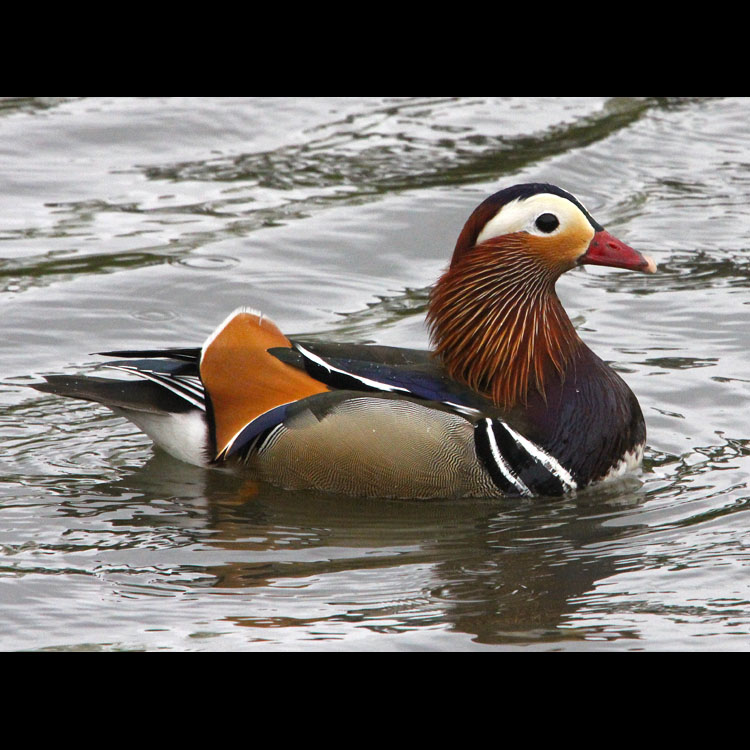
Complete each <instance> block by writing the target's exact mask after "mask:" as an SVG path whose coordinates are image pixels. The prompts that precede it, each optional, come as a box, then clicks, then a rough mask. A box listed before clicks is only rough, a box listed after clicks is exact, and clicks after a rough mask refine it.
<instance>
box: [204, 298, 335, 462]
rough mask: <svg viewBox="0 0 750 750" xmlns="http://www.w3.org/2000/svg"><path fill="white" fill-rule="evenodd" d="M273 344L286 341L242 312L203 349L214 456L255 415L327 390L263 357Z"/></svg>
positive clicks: (271, 327)
mask: <svg viewBox="0 0 750 750" xmlns="http://www.w3.org/2000/svg"><path fill="white" fill-rule="evenodd" d="M277 346H284V347H291V343H290V342H289V339H288V338H287V337H286V336H284V334H283V333H282V332H281V331H280V330H279V329H278V327H277V326H276V324H275V323H273V322H272V321H271V320H269V319H268V318H265V317H262V316H260V315H256V314H254V313H249V312H241V313H238V314H237V315H235V316H234V317H233V318H232V319H231V320H230V321H229V322H228V323H227V324H226V325H225V326H224V328H222V329H221V330H220V331H219V333H218V334H217V335H216V336H215V337H214V338H213V340H212V341H210V343H209V344H208V346H207V347H206V348H205V349H204V352H203V356H202V358H201V364H200V374H201V379H202V380H203V384H204V386H205V388H206V392H207V393H208V395H209V397H210V399H211V406H212V408H213V414H214V423H215V428H216V450H217V455H218V454H220V453H221V452H222V451H223V450H224V448H225V447H226V446H227V444H228V443H229V442H230V441H231V440H232V438H234V436H235V435H236V434H237V433H238V432H239V431H240V430H241V429H242V428H243V427H245V425H247V424H248V422H250V421H252V420H253V419H255V418H256V417H257V416H259V415H260V414H263V413H264V412H266V411H268V410H269V409H272V408H274V407H275V406H280V405H281V404H287V403H290V402H292V401H298V400H300V399H302V398H306V397H307V396H312V395H314V394H316V393H324V392H325V391H327V390H329V389H328V388H326V386H324V385H322V384H321V383H319V382H318V381H317V380H314V379H313V378H311V377H310V376H309V375H307V373H305V372H303V371H301V370H297V369H295V368H294V367H290V366H289V365H285V364H284V363H283V362H280V361H279V360H278V359H276V357H274V356H273V355H272V354H269V353H268V351H267V350H268V349H270V348H272V347H277Z"/></svg>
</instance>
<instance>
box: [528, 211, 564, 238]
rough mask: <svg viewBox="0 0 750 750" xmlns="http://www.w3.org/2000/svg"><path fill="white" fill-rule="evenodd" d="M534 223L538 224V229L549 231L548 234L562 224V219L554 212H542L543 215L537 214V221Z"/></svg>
mask: <svg viewBox="0 0 750 750" xmlns="http://www.w3.org/2000/svg"><path fill="white" fill-rule="evenodd" d="M534 223H535V224H536V228H537V229H539V230H540V231H541V232H547V233H548V234H549V233H550V232H554V231H555V229H557V228H558V227H559V226H560V221H559V219H558V218H557V216H555V215H554V214H542V215H541V216H537V219H536V222H534Z"/></svg>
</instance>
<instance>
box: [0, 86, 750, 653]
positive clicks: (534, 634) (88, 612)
mask: <svg viewBox="0 0 750 750" xmlns="http://www.w3.org/2000/svg"><path fill="white" fill-rule="evenodd" d="M748 122H750V101H748V100H744V99H662V100H652V99H606V98H601V99H562V100H558V99H534V98H531V99H528V98H523V99H478V98H465V99H460V98H459V99H454V98H443V99H439V98H433V99H311V100H304V99H270V100H252V99H250V100H248V99H10V100H8V99H6V100H2V101H0V305H1V306H2V307H1V311H2V318H1V320H2V337H1V339H0V347H1V350H0V351H1V355H0V363H1V365H2V369H1V370H0V386H1V387H0V439H1V440H2V454H1V457H0V462H1V464H0V465H1V467H2V468H1V473H0V607H1V608H2V615H3V616H2V618H0V649H4V650H22V649H31V650H46V649H49V650H65V649H69V650H74V649H101V650H138V649H149V650H160V649H164V650H300V649H316V650H335V649H349V650H360V649H362V650H364V649H368V650H398V649H403V650H442V649H454V650H472V649H475V650H478V649H487V650H497V649H526V650H529V649H538V650H554V649H563V650H595V649H601V650H603V649H612V650H655V649H680V650H696V649H714V650H729V649H735V650H745V649H748V646H750V534H749V532H748V527H749V526H750V516H748V515H747V513H748V510H749V508H750V488H749V487H748V471H749V470H750V458H749V452H750V423H749V422H750V420H749V419H748V414H749V411H750V409H749V405H750V385H749V384H750V374H749V373H748V354H747V351H748V343H749V342H750V335H748V319H749V317H750V307H749V305H750V127H749V126H748ZM528 181H549V182H553V183H555V184H558V185H560V186H561V187H564V188H566V189H568V190H570V191H571V192H573V193H575V194H576V195H577V196H578V197H579V198H580V199H581V200H582V201H583V202H584V203H585V204H586V206H587V208H588V209H589V210H590V211H591V213H592V214H593V215H594V216H595V218H597V219H598V221H599V222H600V223H602V224H603V225H604V226H606V227H607V228H608V229H609V230H610V231H612V232H613V233H614V234H615V235H616V236H618V237H620V238H621V239H622V240H624V241H625V242H627V243H628V244H630V245H632V246H634V247H636V248H639V249H641V250H643V251H645V252H647V253H648V254H650V255H652V256H653V257H654V258H655V260H656V261H657V263H658V264H659V272H658V273H657V274H656V275H654V276H643V275H638V274H631V273H627V272H623V271H617V270H613V269H600V268H592V267H587V268H586V269H578V270H576V271H574V272H571V273H569V274H567V275H566V276H564V277H563V278H562V279H561V281H560V282H559V283H558V291H559V294H560V296H561V298H562V299H563V301H564V303H565V305H566V307H567V309H568V312H569V314H570V316H571V318H572V320H573V321H574V323H575V324H576V326H577V327H578V330H579V332H580V333H581V335H582V337H583V338H584V339H585V340H586V341H587V342H588V343H589V345H590V346H591V347H592V348H593V349H594V350H595V351H596V352H597V353H598V354H599V355H600V356H602V357H603V358H604V359H606V360H607V361H609V362H611V363H612V364H613V366H614V367H615V368H616V369H617V370H618V371H619V372H620V373H621V374H622V375H623V377H625V379H626V380H627V381H628V383H629V384H630V386H631V388H632V389H633V390H634V391H635V393H636V394H637V396H638V398H639V400H640V402H641V406H642V408H643V412H644V415H645V417H646V420H647V424H648V430H649V433H648V434H649V436H648V449H647V452H646V458H645V461H644V467H643V471H642V473H640V474H639V475H636V476H632V477H628V478H625V479H623V480H621V481H618V482H616V483H612V484H608V485H606V486H603V487H600V488H595V489H592V490H588V491H584V492H581V493H579V495H578V496H576V497H570V498H566V499H561V500H554V501H533V502H528V501H526V502H520V501H512V502H511V501H460V502H456V501H451V502H447V501H446V502H407V501H399V502H396V501H389V500H366V501H365V500H358V499H352V498H340V497H336V496H330V495H324V494H316V493H289V492H283V491H281V490H277V489H275V488H273V487H268V486H261V487H260V488H258V487H257V485H254V484H251V483H249V482H247V481H246V480H243V479H242V478H240V477H235V476H231V475H227V474H224V473H220V472H206V471H203V470H199V469H196V468H193V467H190V466H186V465H183V464H181V463H179V462H177V461H175V460H172V459H171V458H169V457H167V456H165V455H164V454H161V453H159V452H155V451H154V450H153V448H152V445H151V443H150V441H149V440H148V439H147V438H146V437H145V436H143V435H142V434H141V433H139V432H138V431H137V430H136V429H135V428H134V427H133V426H131V425H130V424H129V423H127V422H125V421H123V420H121V419H119V418H117V417H115V416H113V415H112V414H111V413H110V412H108V411H107V410H106V409H103V408H101V407H97V406H95V405H93V404H86V403H83V402H75V401H70V400H68V399H58V398H54V397H52V396H46V395H43V394H41V393H38V392H36V391H33V390H31V389H29V388H28V387H27V384H28V383H30V382H36V381H37V380H39V378H40V376H41V374H43V373H52V372H67V373H72V372H79V371H82V370H84V369H85V368H87V367H89V366H90V364H91V361H92V359H91V358H90V357H89V356H88V355H89V354H90V353H91V352H95V351H101V350H104V349H112V348H126V347H129V346H134V345H137V346H140V345H145V346H155V347H156V346H180V345H182V346H186V345H197V344H200V343H201V342H202V341H203V339H204V338H205V336H206V335H207V334H208V333H210V332H211V330H212V329H213V328H214V327H215V326H216V325H217V324H218V323H219V322H220V321H221V320H222V319H223V318H224V317H225V316H226V315H227V314H228V313H229V312H230V311H231V310H233V309H234V308H235V307H237V306H239V305H242V304H245V305H250V306H252V307H256V308H260V309H262V310H263V311H264V312H265V313H266V314H268V315H270V316H271V317H272V318H274V319H275V320H276V322H277V323H278V324H279V325H280V326H281V328H282V329H284V330H285V331H287V332H289V333H295V334H300V333H304V334H308V335H316V336H318V335H319V336H321V337H324V338H329V339H333V340H336V339H338V340H342V341H344V340H349V341H352V340H354V341H374V342H379V343H383V344H392V345H397V346H412V347H422V346H426V345H427V336H426V331H425V328H424V325H423V318H424V312H425V305H426V301H427V292H428V289H429V286H430V285H431V284H432V283H433V282H434V280H435V279H436V278H437V276H438V274H439V273H440V272H441V270H442V269H443V268H444V267H445V265H446V263H447V261H448V259H449V257H450V253H451V251H452V248H453V245H454V243H455V240H456V237H457V235H458V232H459V231H460V229H461V227H462V225H463V222H464V221H465V219H466V218H467V216H468V215H469V213H470V212H471V210H472V209H473V208H474V207H475V205H476V204H478V203H479V202H480V201H481V200H483V199H484V198H485V197H486V196H487V195H489V194H490V193H491V192H494V191H495V190H497V189H499V188H500V187H504V186H507V185H510V184H513V183H516V182H528Z"/></svg>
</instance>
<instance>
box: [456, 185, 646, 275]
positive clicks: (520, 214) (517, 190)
mask: <svg viewBox="0 0 750 750" xmlns="http://www.w3.org/2000/svg"><path fill="white" fill-rule="evenodd" d="M501 247H509V248H519V249H521V250H522V251H524V253H525V255H526V257H525V258H524V257H523V255H518V254H515V253H514V254H512V255H509V256H508V260H509V261H512V262H516V263H523V262H524V260H525V261H526V263H531V262H532V261H535V262H538V263H540V264H541V265H543V266H546V267H548V268H549V269H550V270H551V271H552V272H554V273H556V275H557V276H559V275H560V274H561V273H564V272H565V271H568V270H570V269H571V268H574V267H575V266H578V265H583V264H585V263H589V264H592V265H599V266H613V267H615V268H627V269H629V270H631V271H644V272H646V273H653V272H654V271H655V270H656V264H655V263H654V261H653V260H652V259H651V258H649V257H648V256H647V255H643V254H642V253H639V252H638V251H637V250H634V249H633V248H632V247H628V245H626V244H625V243H624V242H621V241H620V240H618V239H616V238H615V237H613V236H612V235H611V234H610V233H609V232H607V230H606V229H604V227H602V226H601V225H600V224H599V223H598V222H597V221H595V220H594V219H593V218H592V216H591V214H589V212H588V211H587V210H586V209H585V208H584V207H583V205H582V204H581V203H580V201H579V200H578V199H577V198H575V197H574V196H573V195H571V194H570V193H568V192H566V191H565V190H562V189H561V188H559V187H557V186H556V185H549V184H545V183H529V184H524V185H514V186H512V187H509V188H506V189H505V190H500V191H499V192H497V193H495V194H494V195H491V196H490V197H489V198H487V199H486V200H484V201H483V202H482V203H480V204H479V206H477V208H476V209H475V210H474V212H473V213H472V215H471V216H470V217H469V219H468V221H467V222H466V224H465V225H464V228H463V230H462V231H461V234H460V235H459V237H458V241H457V242H456V247H455V250H454V251H453V259H452V261H451V266H453V265H455V264H457V263H460V262H461V261H462V260H464V259H465V258H466V256H467V255H468V254H470V253H471V252H472V251H474V250H479V252H480V253H481V251H482V249H483V248H484V249H489V248H501ZM495 257H497V256H495Z"/></svg>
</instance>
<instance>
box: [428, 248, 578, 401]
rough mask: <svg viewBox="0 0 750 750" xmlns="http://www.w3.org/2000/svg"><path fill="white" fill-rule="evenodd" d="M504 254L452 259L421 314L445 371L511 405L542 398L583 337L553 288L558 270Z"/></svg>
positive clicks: (559, 376) (559, 374) (561, 371)
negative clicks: (501, 256) (513, 260)
mask: <svg viewBox="0 0 750 750" xmlns="http://www.w3.org/2000/svg"><path fill="white" fill-rule="evenodd" d="M503 260H504V261H505V262H502V263H498V262H497V261H498V259H497V258H489V259H488V258H482V257H476V256H475V257H473V258H468V259H466V261H465V262H462V263H460V264H454V265H453V266H451V268H450V269H449V270H448V271H446V273H445V274H444V275H443V276H442V277H441V278H440V279H439V281H438V282H437V284H436V285H435V287H434V288H433V290H432V293H431V295H430V308H429V311H428V314H427V320H428V324H429V326H430V331H431V334H432V341H433V345H434V348H435V353H436V354H437V355H438V356H439V357H440V358H441V359H442V360H443V362H444V364H445V366H446V368H447V369H448V372H449V374H450V375H451V377H453V378H454V379H456V380H459V381H461V382H463V383H466V384H467V385H468V386H470V387H471V388H473V389H474V390H476V391H479V392H481V393H484V394H485V395H487V396H489V397H490V398H491V399H492V400H493V401H494V402H495V403H496V404H497V405H498V406H501V407H505V408H510V407H513V406H516V405H518V404H525V403H527V401H528V399H529V398H530V397H531V396H532V394H534V393H539V394H540V395H541V396H542V397H544V396H545V393H546V389H547V387H548V386H549V384H550V382H551V381H552V380H553V379H558V380H559V379H560V378H562V377H564V375H565V370H566V367H567V366H568V364H569V363H570V361H571V359H572V358H573V355H574V354H575V351H576V349H577V348H578V347H579V346H584V344H583V342H582V341H581V340H580V338H579V337H578V335H577V334H576V332H575V329H574V328H573V325H572V323H571V322H570V319H569V318H568V316H567V314H566V313H565V310H564V309H563V307H562V304H561V303H560V300H559V299H558V297H557V295H556V294H555V281H556V280H557V277H558V275H559V274H558V273H555V272H554V270H552V269H549V268H546V267H544V266H543V265H541V264H535V263H532V262H526V263H524V262H521V261H519V262H516V263H508V262H507V261H508V259H507V258H504V259H503ZM488 261H494V262H488Z"/></svg>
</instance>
